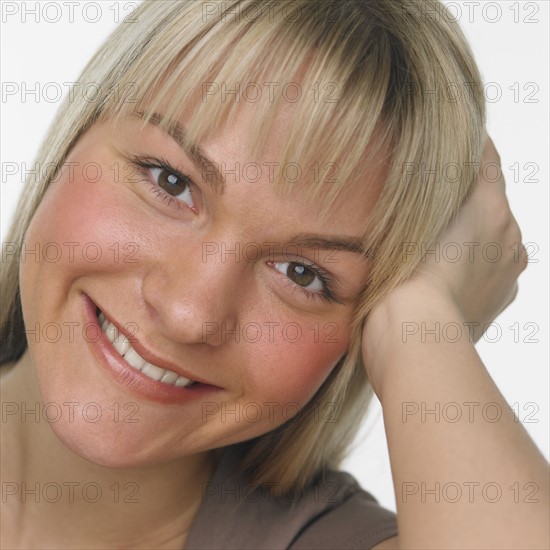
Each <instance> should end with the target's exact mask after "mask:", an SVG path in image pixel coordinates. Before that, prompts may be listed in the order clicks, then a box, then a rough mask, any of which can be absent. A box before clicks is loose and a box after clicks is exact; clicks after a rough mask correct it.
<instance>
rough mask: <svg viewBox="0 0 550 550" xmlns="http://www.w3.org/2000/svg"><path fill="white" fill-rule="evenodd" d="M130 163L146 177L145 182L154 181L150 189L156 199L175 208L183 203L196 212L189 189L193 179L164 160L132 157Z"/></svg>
mask: <svg viewBox="0 0 550 550" xmlns="http://www.w3.org/2000/svg"><path fill="white" fill-rule="evenodd" d="M131 163H132V164H133V165H134V166H135V167H136V168H137V169H138V170H139V172H140V173H141V174H142V175H143V176H145V177H146V178H147V183H151V182H154V183H153V184H152V185H151V186H150V191H151V193H153V194H154V195H155V196H156V197H157V198H158V199H160V200H161V201H163V202H165V203H167V204H168V206H173V207H177V208H181V205H182V203H183V204H185V205H187V206H188V207H189V208H190V209H191V210H192V211H193V212H195V213H197V209H196V206H195V203H194V201H193V193H192V190H191V188H192V186H193V180H192V179H191V178H190V177H189V176H186V175H185V174H182V173H181V172H180V171H179V170H177V169H176V168H172V167H171V166H170V164H169V163H168V162H167V161H165V160H159V159H148V158H140V157H133V158H132V159H131Z"/></svg>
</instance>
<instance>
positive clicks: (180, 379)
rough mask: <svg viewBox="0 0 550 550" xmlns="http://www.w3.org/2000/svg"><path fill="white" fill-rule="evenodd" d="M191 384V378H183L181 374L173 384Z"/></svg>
mask: <svg viewBox="0 0 550 550" xmlns="http://www.w3.org/2000/svg"><path fill="white" fill-rule="evenodd" d="M190 384H192V382H191V380H188V379H187V378H184V377H183V376H178V379H177V380H176V383H175V384H174V385H175V386H189V385H190Z"/></svg>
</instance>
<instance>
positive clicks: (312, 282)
mask: <svg viewBox="0 0 550 550" xmlns="http://www.w3.org/2000/svg"><path fill="white" fill-rule="evenodd" d="M273 266H274V267H275V269H276V270H277V271H279V272H280V273H282V274H283V275H286V276H287V277H288V278H289V279H290V280H291V281H292V282H293V283H296V284H297V285H298V286H301V287H302V288H307V289H308V290H313V291H316V292H321V291H322V290H323V282H322V281H321V279H320V278H319V276H318V275H317V274H316V273H315V272H314V271H313V270H312V269H310V268H309V267H307V266H305V265H302V264H299V263H297V262H275V263H274V264H273Z"/></svg>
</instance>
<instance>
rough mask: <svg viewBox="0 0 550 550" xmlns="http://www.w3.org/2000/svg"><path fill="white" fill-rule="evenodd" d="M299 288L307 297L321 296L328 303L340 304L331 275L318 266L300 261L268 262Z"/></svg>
mask: <svg viewBox="0 0 550 550" xmlns="http://www.w3.org/2000/svg"><path fill="white" fill-rule="evenodd" d="M268 263H269V265H271V266H272V267H274V268H275V269H276V270H277V271H278V272H279V273H282V274H283V275H285V276H286V277H288V279H290V280H291V281H292V283H293V286H294V288H299V289H301V290H302V292H303V293H304V294H305V296H306V297H307V298H308V299H317V298H321V299H322V300H325V301H326V302H329V303H338V304H341V303H342V302H340V300H338V299H337V297H336V296H335V294H334V292H333V290H332V282H331V277H330V275H329V274H328V273H324V272H323V270H321V268H319V267H313V266H308V265H305V264H303V263H300V262H268Z"/></svg>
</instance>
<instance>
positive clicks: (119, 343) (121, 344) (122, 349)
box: [113, 334, 130, 356]
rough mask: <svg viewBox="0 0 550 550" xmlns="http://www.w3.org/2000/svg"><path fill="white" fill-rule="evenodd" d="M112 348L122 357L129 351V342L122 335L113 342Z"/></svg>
mask: <svg viewBox="0 0 550 550" xmlns="http://www.w3.org/2000/svg"><path fill="white" fill-rule="evenodd" d="M113 347H114V348H115V349H116V350H117V351H118V353H119V354H120V355H122V356H124V354H125V353H126V352H127V351H128V350H129V349H130V342H129V341H128V339H127V338H126V336H123V335H122V334H121V335H120V336H119V337H118V338H117V339H116V340H115V341H114V342H113Z"/></svg>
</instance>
